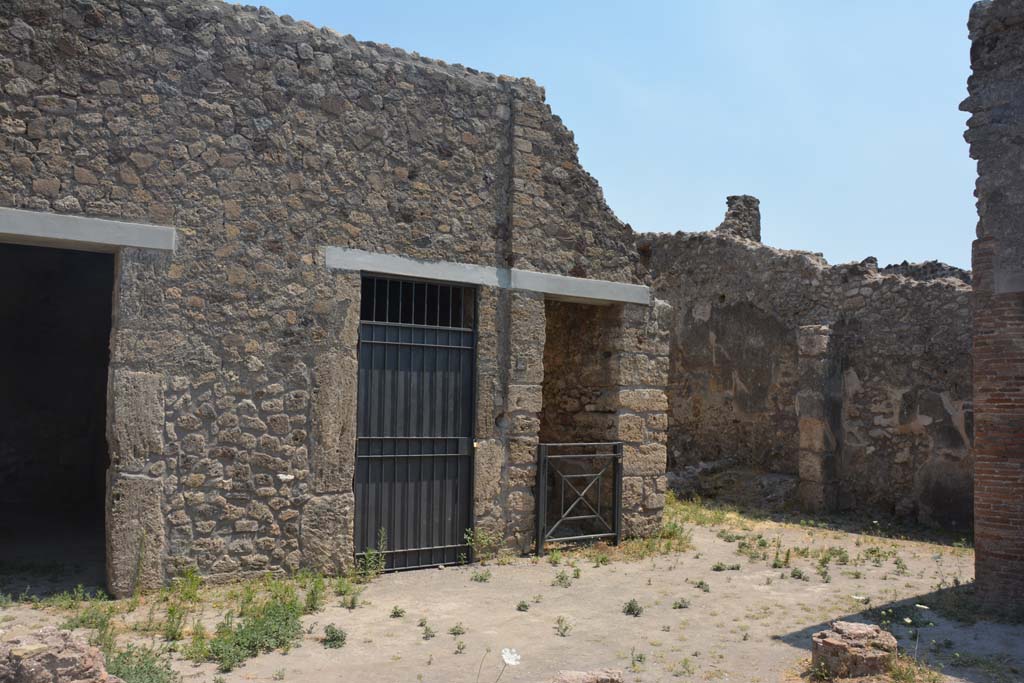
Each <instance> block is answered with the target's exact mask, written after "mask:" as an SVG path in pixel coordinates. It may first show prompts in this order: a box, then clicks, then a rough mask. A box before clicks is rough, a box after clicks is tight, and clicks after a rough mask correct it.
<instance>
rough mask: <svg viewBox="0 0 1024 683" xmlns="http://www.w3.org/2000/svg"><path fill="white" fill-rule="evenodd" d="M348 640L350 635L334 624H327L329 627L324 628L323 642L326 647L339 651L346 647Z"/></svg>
mask: <svg viewBox="0 0 1024 683" xmlns="http://www.w3.org/2000/svg"><path fill="white" fill-rule="evenodd" d="M346 638H348V634H347V633H345V631H344V630H343V629H340V628H338V627H337V626H335V625H334V624H327V626H324V637H323V640H322V641H321V642H322V643H323V644H324V647H326V648H329V649H331V650H337V649H338V648H340V647H342V646H343V645H345V639H346Z"/></svg>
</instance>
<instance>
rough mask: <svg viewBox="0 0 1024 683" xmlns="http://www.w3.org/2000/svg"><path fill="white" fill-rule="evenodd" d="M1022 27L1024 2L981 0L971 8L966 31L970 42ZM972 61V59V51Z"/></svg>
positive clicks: (1023, 24) (1023, 0)
mask: <svg viewBox="0 0 1024 683" xmlns="http://www.w3.org/2000/svg"><path fill="white" fill-rule="evenodd" d="M1021 26H1024V0H982V1H981V2H976V3H974V5H973V6H972V7H971V14H970V18H969V19H968V20H967V30H968V34H969V37H970V39H971V40H972V41H977V40H978V39H980V38H983V37H985V36H986V35H991V34H993V33H999V32H1001V31H1006V30H1008V29H1013V28H1017V27H1021ZM971 56H972V60H973V57H974V54H973V50H972V55H971Z"/></svg>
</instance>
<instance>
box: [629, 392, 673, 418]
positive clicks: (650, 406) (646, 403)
mask: <svg viewBox="0 0 1024 683" xmlns="http://www.w3.org/2000/svg"><path fill="white" fill-rule="evenodd" d="M619 406H620V407H621V408H622V409H623V410H629V411H633V412H637V413H648V412H650V413H653V412H662V413H663V412H665V411H667V410H668V397H667V395H666V394H665V391H664V390H663V389H623V390H621V391H619Z"/></svg>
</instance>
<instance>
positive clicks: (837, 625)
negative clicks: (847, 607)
mask: <svg viewBox="0 0 1024 683" xmlns="http://www.w3.org/2000/svg"><path fill="white" fill-rule="evenodd" d="M895 655H896V638H895V637H893V635H892V634H891V633H889V632H888V631H883V630H882V629H881V628H879V627H878V626H875V625H873V624H858V623H853V622H848V621H836V622H833V623H832V627H831V628H830V629H828V630H826V631H819V632H817V633H815V634H814V636H812V647H811V669H812V670H813V671H816V672H817V671H821V672H823V673H824V672H827V673H828V674H829V675H830V676H835V677H837V678H861V677H864V676H878V675H882V674H885V673H888V671H889V663H890V662H891V661H892V658H893V657H894V656H895Z"/></svg>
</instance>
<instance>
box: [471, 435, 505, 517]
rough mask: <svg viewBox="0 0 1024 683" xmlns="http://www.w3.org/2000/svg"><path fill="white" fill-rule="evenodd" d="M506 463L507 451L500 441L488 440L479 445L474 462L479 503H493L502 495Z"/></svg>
mask: <svg viewBox="0 0 1024 683" xmlns="http://www.w3.org/2000/svg"><path fill="white" fill-rule="evenodd" d="M504 461H505V449H504V448H503V446H502V444H501V442H500V441H497V440H488V441H481V442H479V443H477V447H476V456H475V460H474V461H473V472H474V477H475V482H474V489H473V490H474V498H475V499H476V501H477V502H478V503H493V502H494V501H495V500H497V498H498V496H499V495H500V494H501V479H502V476H501V475H502V469H503V466H504Z"/></svg>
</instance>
